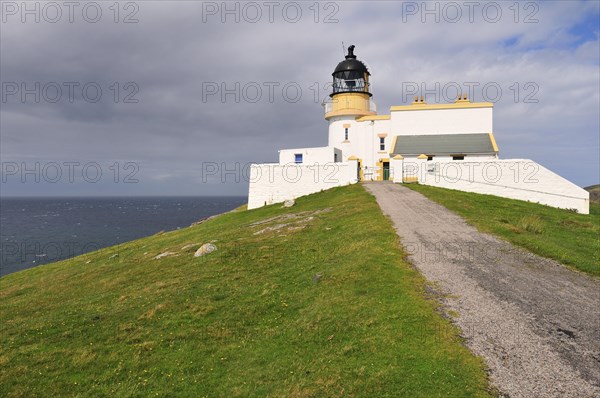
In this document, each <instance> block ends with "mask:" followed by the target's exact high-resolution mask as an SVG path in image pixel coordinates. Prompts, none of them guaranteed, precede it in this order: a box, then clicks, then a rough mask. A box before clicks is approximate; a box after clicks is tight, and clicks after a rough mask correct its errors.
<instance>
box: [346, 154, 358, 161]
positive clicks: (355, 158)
mask: <svg viewBox="0 0 600 398" xmlns="http://www.w3.org/2000/svg"><path fill="white" fill-rule="evenodd" d="M348 160H358V158H357V157H356V156H354V155H352V156H350V157H349V158H348Z"/></svg>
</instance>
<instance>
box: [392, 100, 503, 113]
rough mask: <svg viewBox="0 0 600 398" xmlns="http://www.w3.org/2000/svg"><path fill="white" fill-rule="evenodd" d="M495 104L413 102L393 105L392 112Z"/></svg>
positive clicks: (486, 106) (488, 106) (487, 106)
mask: <svg viewBox="0 0 600 398" xmlns="http://www.w3.org/2000/svg"><path fill="white" fill-rule="evenodd" d="M493 107H494V104H493V103H491V102H467V101H465V102H462V101H461V102H455V103H452V104H427V103H421V102H419V103H413V104H411V105H400V106H392V107H391V108H390V111H391V112H398V111H426V110H439V109H467V108H493Z"/></svg>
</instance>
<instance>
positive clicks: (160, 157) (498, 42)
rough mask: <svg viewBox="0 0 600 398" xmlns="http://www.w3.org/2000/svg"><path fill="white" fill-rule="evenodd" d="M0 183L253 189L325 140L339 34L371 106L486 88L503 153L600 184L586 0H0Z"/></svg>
mask: <svg viewBox="0 0 600 398" xmlns="http://www.w3.org/2000/svg"><path fill="white" fill-rule="evenodd" d="M0 13H1V18H2V20H1V25H0V80H1V82H2V92H1V95H2V98H1V101H0V106H1V109H0V157H1V163H2V181H1V185H0V189H1V191H0V195H4V196H22V195H24V196H57V195H60V196H71V195H75V196H111V195H247V189H248V183H247V174H248V168H249V164H251V163H253V162H254V163H265V162H275V161H277V159H278V152H277V151H278V150H279V149H285V148H298V147H311V146H325V145H327V122H326V121H325V120H324V118H323V114H324V113H323V108H322V106H321V102H322V100H323V99H325V98H327V97H328V94H329V87H328V84H330V81H331V73H332V72H333V70H334V68H335V66H336V65H337V63H338V62H340V61H341V60H342V59H343V56H344V47H347V46H349V45H351V44H353V45H355V46H356V49H355V54H356V55H357V56H358V58H359V59H360V60H362V61H364V62H365V64H366V65H367V66H368V67H369V70H370V72H371V84H372V86H371V92H372V93H373V99H374V101H375V102H376V103H377V109H378V112H379V113H380V114H386V113H389V107H390V106H393V105H402V104H406V103H410V102H411V101H412V98H413V95H414V91H415V88H417V89H418V94H419V95H425V98H426V101H427V102H428V103H436V102H440V103H444V102H452V101H453V100H454V98H455V96H456V93H457V90H459V89H460V90H461V91H463V92H467V93H469V97H470V99H471V100H473V101H492V102H494V135H495V137H496V140H497V142H498V146H499V147H500V157H501V158H505V159H510V158H521V159H522V158H524V159H532V160H534V161H537V162H538V163H540V164H542V165H543V166H545V167H547V168H549V169H550V170H552V171H554V172H556V173H558V174H560V175H561V176H563V177H565V178H567V179H569V180H571V181H573V182H574V183H576V184H578V185H580V186H588V185H592V184H598V183H599V182H600V175H599V169H600V164H599V163H600V160H599V152H600V147H599V139H600V138H599V137H600V113H599V112H600V111H599V109H600V43H599V20H600V2H598V1H590V2H584V1H573V0H569V1H545V2H519V3H516V2H512V1H508V2H503V1H498V2H483V1H481V2H479V1H476V2H471V3H469V2H462V1H459V2H436V1H431V2H422V1H418V2H406V1H405V2H401V1H384V2H377V1H368V2H359V1H330V2H327V1H325V2H314V1H309V2H279V1H272V2H262V1H258V2H227V3H224V2H221V1H218V2H211V1H208V2H200V1H122V2H119V3H117V5H116V6H115V2H114V1H96V2H78V1H73V2H71V3H65V2H62V1H57V2H35V1H32V2H27V3H23V2H21V1H4V0H2V1H0Z"/></svg>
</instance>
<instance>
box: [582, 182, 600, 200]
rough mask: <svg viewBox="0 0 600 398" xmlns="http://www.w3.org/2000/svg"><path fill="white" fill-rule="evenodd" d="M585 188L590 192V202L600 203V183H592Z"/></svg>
mask: <svg viewBox="0 0 600 398" xmlns="http://www.w3.org/2000/svg"><path fill="white" fill-rule="evenodd" d="M584 189H585V190H586V191H588V192H589V193H590V202H594V203H600V184H596V185H590V186H589V187H585V188H584Z"/></svg>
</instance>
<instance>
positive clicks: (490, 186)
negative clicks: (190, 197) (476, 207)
mask: <svg viewBox="0 0 600 398" xmlns="http://www.w3.org/2000/svg"><path fill="white" fill-rule="evenodd" d="M355 49H356V47H355V46H354V45H352V46H350V47H348V49H347V54H346V55H345V57H344V59H343V60H341V61H339V62H338V63H337V66H336V67H335V69H334V70H333V73H332V74H331V76H332V78H333V80H332V86H331V93H330V94H329V98H328V101H327V102H325V103H324V104H323V105H324V108H325V109H324V111H325V115H324V116H325V120H326V121H327V124H328V135H327V146H323V147H311V148H294V149H282V150H280V151H279V162H278V163H262V164H253V165H252V166H251V170H250V186H249V190H248V208H249V209H253V208H257V207H261V206H264V205H268V204H273V203H280V202H283V201H285V200H288V199H294V198H298V197H301V196H304V195H309V194H311V193H315V192H319V191H322V190H325V189H330V188H333V187H335V186H341V185H348V184H354V183H357V182H361V181H392V182H394V183H400V184H404V183H415V182H417V183H420V184H426V185H434V186H440V187H445V188H452V189H458V190H464V191H467V192H478V193H485V194H492V195H498V196H503V197H509V198H513V199H521V200H530V201H537V202H539V203H544V204H548V205H550V206H555V207H561V208H568V209H576V210H577V211H579V212H581V213H584V214H587V213H588V212H589V193H588V192H587V191H585V190H582V189H581V188H579V187H577V186H575V185H574V184H572V183H571V182H569V181H567V180H565V179H564V178H562V177H560V176H558V175H556V174H555V173H552V172H551V171H550V170H547V169H545V168H543V167H542V166H541V165H539V164H537V163H535V162H533V161H532V160H528V159H508V160H500V159H499V158H498V154H499V149H498V145H497V144H496V139H495V137H494V127H493V111H494V104H493V103H491V102H472V101H471V100H470V99H469V98H468V97H467V95H465V94H463V93H459V95H458V96H457V98H456V100H455V101H454V102H451V103H432V104H428V103H427V101H426V98H423V97H415V99H414V101H413V102H412V103H410V104H403V105H397V106H391V107H390V108H389V113H387V114H383V115H380V114H377V110H376V107H375V103H374V102H373V93H372V90H371V72H372V71H370V70H369V68H367V66H366V65H365V63H364V62H363V61H361V60H360V59H358V57H357V56H356V54H355ZM332 63H333V62H332ZM476 167H479V169H478V170H479V172H476ZM521 169H523V170H524V171H529V172H531V170H534V171H535V178H536V179H537V181H538V183H536V185H535V190H532V187H533V185H531V184H530V183H528V182H527V181H525V180H524V179H518V178H517V177H515V173H514V171H515V170H521ZM528 175H529V174H528ZM531 175H533V174H531Z"/></svg>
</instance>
